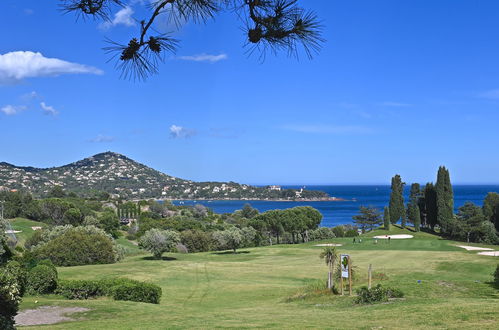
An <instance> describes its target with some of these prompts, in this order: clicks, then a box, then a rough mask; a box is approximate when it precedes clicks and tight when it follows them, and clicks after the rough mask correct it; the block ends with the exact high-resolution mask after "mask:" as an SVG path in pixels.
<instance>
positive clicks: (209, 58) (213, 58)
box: [178, 54, 229, 63]
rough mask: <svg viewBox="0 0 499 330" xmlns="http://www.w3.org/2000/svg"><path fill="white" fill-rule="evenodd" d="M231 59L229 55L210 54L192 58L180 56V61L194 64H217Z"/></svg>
mask: <svg viewBox="0 0 499 330" xmlns="http://www.w3.org/2000/svg"><path fill="white" fill-rule="evenodd" d="M228 58H229V57H228V56H227V54H219V55H210V54H199V55H192V56H179V57H178V59H180V60H183V61H194V62H209V63H215V62H218V61H222V60H226V59H228Z"/></svg>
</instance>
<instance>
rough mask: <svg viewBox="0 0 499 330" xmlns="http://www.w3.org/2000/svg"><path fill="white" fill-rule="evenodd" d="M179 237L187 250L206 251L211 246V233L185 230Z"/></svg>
mask: <svg viewBox="0 0 499 330" xmlns="http://www.w3.org/2000/svg"><path fill="white" fill-rule="evenodd" d="M180 237H181V242H182V244H184V245H185V246H186V247H187V250H188V251H189V252H206V251H210V250H211V249H212V247H213V239H212V237H211V234H210V233H207V232H204V231H201V230H185V231H183V232H181V233H180Z"/></svg>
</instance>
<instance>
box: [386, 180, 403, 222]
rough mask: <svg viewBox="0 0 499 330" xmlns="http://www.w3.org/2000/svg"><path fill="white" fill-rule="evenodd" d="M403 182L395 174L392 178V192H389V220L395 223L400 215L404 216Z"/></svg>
mask: <svg viewBox="0 0 499 330" xmlns="http://www.w3.org/2000/svg"><path fill="white" fill-rule="evenodd" d="M403 193H404V183H403V182H402V178H401V177H400V175H398V174H397V175H395V176H394V177H393V178H392V192H391V193H390V205H389V211H390V221H391V223H392V224H396V223H397V222H398V221H399V220H400V219H401V218H402V217H403V218H405V216H404V214H405V207H404V196H403Z"/></svg>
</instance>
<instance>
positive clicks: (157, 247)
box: [139, 228, 180, 259]
mask: <svg viewBox="0 0 499 330" xmlns="http://www.w3.org/2000/svg"><path fill="white" fill-rule="evenodd" d="M178 243H180V235H179V234H178V233H177V232H176V231H173V230H161V229H156V228H153V229H149V230H148V231H147V232H146V233H145V234H144V235H143V236H142V237H141V238H140V240H139V247H140V248H142V249H145V250H147V251H149V252H151V253H152V254H153V256H154V258H156V259H161V256H162V255H163V253H165V252H169V251H173V250H174V249H175V247H176V246H177V244H178Z"/></svg>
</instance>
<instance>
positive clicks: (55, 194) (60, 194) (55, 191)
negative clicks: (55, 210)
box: [48, 186, 66, 198]
mask: <svg viewBox="0 0 499 330" xmlns="http://www.w3.org/2000/svg"><path fill="white" fill-rule="evenodd" d="M48 197H49V198H64V197H66V192H65V191H64V189H62V187H61V186H54V187H53V188H52V189H50V191H49V193H48Z"/></svg>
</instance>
